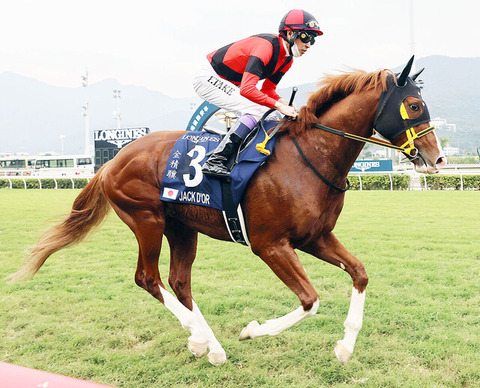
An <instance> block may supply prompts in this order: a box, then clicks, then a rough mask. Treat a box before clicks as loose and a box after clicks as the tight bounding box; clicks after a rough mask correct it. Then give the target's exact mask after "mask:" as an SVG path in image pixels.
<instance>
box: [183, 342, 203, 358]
mask: <svg viewBox="0 0 480 388" xmlns="http://www.w3.org/2000/svg"><path fill="white" fill-rule="evenodd" d="M187 346H188V350H190V351H191V352H192V354H193V355H194V356H195V357H203V356H204V355H205V354H207V350H208V347H207V342H205V343H200V342H194V341H191V340H188V345H187Z"/></svg>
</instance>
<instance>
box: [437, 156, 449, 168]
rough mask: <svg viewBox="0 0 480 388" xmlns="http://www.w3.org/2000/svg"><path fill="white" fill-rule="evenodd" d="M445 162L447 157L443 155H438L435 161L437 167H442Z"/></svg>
mask: <svg viewBox="0 0 480 388" xmlns="http://www.w3.org/2000/svg"><path fill="white" fill-rule="evenodd" d="M446 164H447V158H445V157H443V156H442V157H440V158H438V159H437V163H436V166H437V167H443V166H445V165H446Z"/></svg>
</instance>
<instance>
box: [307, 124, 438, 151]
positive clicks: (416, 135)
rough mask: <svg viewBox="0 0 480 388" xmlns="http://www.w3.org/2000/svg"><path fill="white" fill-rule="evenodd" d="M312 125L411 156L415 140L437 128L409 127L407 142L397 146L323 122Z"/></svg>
mask: <svg viewBox="0 0 480 388" xmlns="http://www.w3.org/2000/svg"><path fill="white" fill-rule="evenodd" d="M312 126H313V127H314V128H317V129H321V130H323V131H325V132H329V133H333V134H334V135H338V136H342V137H346V138H348V139H352V140H356V141H360V142H363V143H371V144H375V145H379V146H382V147H387V148H391V149H394V150H397V151H399V152H405V153H406V154H408V155H409V156H412V157H414V156H415V155H411V153H412V151H413V150H416V148H415V145H414V144H413V142H414V140H415V139H418V138H420V137H422V136H425V135H427V134H428V133H430V132H432V131H433V130H435V127H434V126H430V127H428V128H426V129H424V130H423V131H420V132H418V133H416V132H415V131H414V130H413V127H412V128H409V129H407V130H406V133H407V141H406V142H405V143H403V144H402V145H401V146H396V145H394V144H392V143H388V142H386V141H383V140H380V139H376V138H366V137H362V136H357V135H353V134H351V133H348V132H343V131H339V130H338V129H333V128H330V127H327V126H325V125H322V124H312Z"/></svg>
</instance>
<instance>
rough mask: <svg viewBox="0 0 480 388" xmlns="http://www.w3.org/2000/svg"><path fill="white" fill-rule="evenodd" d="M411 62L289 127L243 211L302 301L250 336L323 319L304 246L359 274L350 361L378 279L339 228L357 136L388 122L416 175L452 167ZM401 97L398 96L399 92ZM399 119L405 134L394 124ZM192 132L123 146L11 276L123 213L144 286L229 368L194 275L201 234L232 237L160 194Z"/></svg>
mask: <svg viewBox="0 0 480 388" xmlns="http://www.w3.org/2000/svg"><path fill="white" fill-rule="evenodd" d="M412 60H413V58H412ZM412 60H411V61H412ZM411 61H410V62H411ZM410 62H409V64H410V67H409V65H407V66H406V67H405V69H404V70H403V72H402V74H401V75H400V76H399V77H398V75H397V74H395V73H393V72H392V71H390V70H388V69H382V70H378V71H375V72H365V71H359V70H354V71H349V72H345V73H341V74H337V75H327V76H326V77H325V78H324V79H323V81H321V82H320V87H319V89H318V90H317V91H315V92H313V94H312V95H311V96H310V97H309V98H308V101H307V104H306V105H305V106H303V107H301V108H300V112H299V116H298V118H297V120H288V119H284V120H283V121H282V123H281V127H280V128H279V130H278V133H277V134H276V144H275V148H274V151H273V152H272V155H271V156H270V157H269V159H268V160H267V161H266V163H264V164H263V165H262V166H261V167H260V168H259V169H258V170H257V171H256V172H255V174H254V176H253V177H252V179H251V181H250V182H249V185H248V187H247V189H246V191H245V193H244V196H243V198H242V201H241V205H242V207H243V209H244V213H245V220H246V226H247V230H248V235H249V239H250V244H251V245H250V246H251V250H252V251H253V253H255V254H256V255H258V256H259V257H260V258H261V259H262V260H263V261H264V262H265V263H266V264H267V265H268V266H269V267H270V268H271V270H272V271H273V272H274V273H275V275H277V276H278V277H279V278H280V279H281V280H282V281H283V283H284V284H285V285H286V286H288V287H289V288H290V289H291V290H292V291H293V292H294V293H295V294H296V296H297V297H298V299H299V301H300V306H299V307H298V308H297V309H296V310H294V311H292V312H290V313H288V314H286V315H285V316H282V317H278V318H274V319H271V320H268V321H266V323H262V324H260V323H258V322H257V321H252V322H250V323H249V324H248V325H247V326H246V327H245V328H244V329H243V330H242V331H241V333H240V340H245V339H253V338H256V337H260V336H264V335H278V334H280V333H281V332H282V331H284V330H286V329H287V328H290V327H291V326H293V325H294V324H296V323H297V322H299V321H301V320H302V319H304V318H306V317H311V316H313V315H315V314H316V312H317V309H318V308H319V298H318V294H317V293H316V291H315V289H314V287H313V286H312V284H311V282H310V280H309V278H308V276H307V274H306V272H305V270H304V268H303V267H302V264H301V263H300V261H299V258H298V256H297V253H296V251H295V250H300V251H303V252H306V253H308V254H310V255H312V256H314V257H316V258H318V259H321V260H323V261H325V262H328V263H330V264H333V265H334V266H337V267H339V268H340V269H342V270H343V271H346V272H347V273H348V274H349V275H350V276H351V278H352V282H353V286H352V293H351V300H350V307H349V310H348V314H347V318H346V320H345V323H344V327H345V331H344V338H343V339H341V340H339V341H338V342H337V343H336V345H335V349H334V352H335V354H336V357H337V359H338V360H339V361H340V363H341V364H345V363H347V361H348V360H349V359H350V357H351V355H352V353H353V351H354V346H355V342H356V340H357V336H358V333H359V331H360V328H361V327H362V323H363V311H364V304H365V293H366V287H367V284H368V276H367V273H366V269H365V267H364V265H363V264H362V262H361V261H360V260H359V259H358V258H356V257H355V256H354V255H353V254H352V253H350V252H349V251H348V250H347V249H346V248H345V247H344V246H343V245H342V244H341V243H340V241H339V240H338V239H337V238H336V237H335V235H334V233H333V230H334V227H335V224H336V221H337V219H338V217H339V215H340V212H341V211H342V207H343V204H344V197H345V191H346V186H347V183H348V180H347V174H348V172H349V170H350V168H351V167H352V165H353V163H354V162H355V160H356V159H357V157H358V155H359V154H360V152H361V150H362V148H363V146H364V142H363V140H360V141H359V139H369V138H370V137H371V136H372V135H373V133H374V127H375V129H377V130H378V128H380V127H385V128H386V130H385V131H386V132H384V133H387V132H388V133H389V135H388V134H387V135H383V136H385V138H386V139H388V140H389V141H390V142H387V141H385V140H384V141H383V142H384V143H385V144H387V143H388V144H391V146H392V147H397V148H398V149H399V150H401V151H402V152H404V154H405V155H406V156H407V157H408V158H409V159H410V160H411V162H412V163H413V164H414V166H415V169H416V170H417V171H419V172H424V173H437V172H438V171H439V170H440V169H441V168H442V167H443V165H444V164H445V163H446V159H445V157H444V155H443V152H442V150H441V147H440V144H439V142H438V139H437V136H436V135H435V133H434V132H432V129H431V128H432V127H429V121H428V120H429V117H427V118H426V119H425V116H428V110H427V106H426V104H425V102H424V101H423V99H422V97H421V94H420V89H419V88H418V87H417V86H416V85H415V84H414V81H413V80H414V79H415V78H416V76H417V75H418V74H416V75H415V76H412V77H409V73H410V68H411V63H410ZM407 84H408V85H410V92H407V94H406V91H407V90H408V88H407V87H405V85H407ZM392 90H393V92H392ZM397 92H398V93H400V94H402V95H401V96H400V98H390V97H389V96H390V95H394V94H395V93H397ZM398 93H397V94H398ZM405 94H406V95H405ZM399 101H400V102H399ZM395 115H398V116H399V118H395V117H393V116H395ZM400 115H401V117H400ZM422 118H423V119H422ZM383 119H385V120H386V122H387V124H385V122H384V121H382V120H383ZM420 119H422V120H420ZM389 123H390V124H389ZM398 123H399V125H401V126H402V128H400V129H399V128H392V125H397V124H398ZM377 127H378V128H377ZM322 129H327V130H322ZM328 129H330V131H328ZM389 131H390V132H389ZM392 131H393V132H392ZM183 134H185V131H174V132H170V131H169V132H152V133H150V134H148V135H146V136H144V137H142V138H140V139H138V140H136V141H134V142H132V143H130V144H129V145H127V146H126V147H124V148H123V149H122V150H121V151H120V152H119V153H118V154H117V155H116V156H115V158H113V159H112V160H110V161H109V162H107V163H106V164H105V165H103V166H102V167H101V168H100V170H99V171H98V172H97V174H96V175H95V176H94V177H93V178H92V180H91V181H90V182H89V183H88V184H87V185H86V186H85V188H84V189H83V190H82V191H81V192H80V194H79V195H78V196H77V198H76V199H75V201H74V203H73V207H72V210H71V212H70V214H69V215H68V217H67V218H65V219H64V220H63V221H62V222H60V223H59V224H57V225H55V226H53V227H52V228H50V229H49V230H48V231H47V232H46V233H45V235H44V236H43V237H42V238H41V239H40V240H39V241H38V242H37V243H36V245H35V246H34V247H33V249H32V251H31V253H30V254H29V256H28V260H27V263H26V264H25V265H24V267H22V268H21V269H20V270H19V271H17V272H16V273H15V274H13V275H12V277H13V280H20V279H29V278H31V277H32V276H33V275H34V274H35V273H36V272H37V271H38V270H39V269H40V267H41V266H42V265H43V264H44V262H45V260H46V259H47V258H48V257H49V256H50V255H51V254H53V253H54V252H57V251H58V250H60V249H62V248H64V247H66V246H69V245H71V244H74V243H78V242H80V241H81V240H82V239H83V238H84V237H85V236H86V235H87V233H88V232H89V231H90V230H91V229H92V228H94V227H95V226H98V225H99V224H100V222H101V221H102V220H103V219H104V217H105V216H106V214H107V213H108V211H109V209H110V208H113V210H114V211H115V213H116V214H117V215H118V217H119V218H120V219H121V220H122V221H123V222H124V223H125V224H127V225H128V227H129V228H130V229H131V230H132V232H133V233H134V235H135V237H136V239H137V242H138V246H139V253H138V264H137V268H136V272H135V282H136V284H137V285H138V286H140V287H142V288H143V289H145V290H146V291H147V292H149V293H150V294H151V295H152V296H153V297H154V298H156V299H157V300H158V301H160V302H161V303H163V304H164V305H165V306H166V308H167V309H168V310H170V311H171V312H172V313H173V314H174V315H175V316H176V317H177V318H178V320H179V321H180V323H181V324H182V326H183V327H184V328H185V329H187V330H189V331H190V334H191V335H190V336H189V337H188V345H187V346H188V349H189V350H190V351H191V352H192V353H193V354H194V355H195V356H197V357H202V356H204V355H205V354H207V352H208V357H207V358H208V360H209V362H210V363H211V364H213V365H220V364H223V363H225V362H226V360H227V357H226V353H225V350H224V349H223V347H222V345H221V344H220V342H219V341H218V340H217V338H216V337H215V335H214V333H213V331H212V330H211V328H210V327H209V325H208V323H207V322H206V320H205V318H204V317H203V315H202V313H201V311H200V309H199V308H198V306H197V304H196V303H195V301H194V299H193V296H192V290H191V268H192V264H193V262H194V260H195V255H196V246H197V235H198V233H203V234H205V235H207V236H210V237H212V238H214V239H219V240H224V241H231V239H230V236H229V233H228V231H227V228H226V226H225V223H224V220H223V216H222V213H221V211H219V210H217V209H212V208H208V207H203V206H198V205H191V204H178V203H170V202H164V201H162V200H161V199H160V187H161V181H162V177H163V174H164V172H165V169H166V164H167V160H168V157H169V154H170V151H171V150H172V148H173V146H174V143H175V141H176V140H177V139H178V138H179V137H180V136H182V135H183ZM339 134H340V135H341V134H344V135H345V134H349V135H350V137H348V136H339ZM352 137H353V138H352ZM389 137H390V138H389ZM294 145H295V147H294ZM399 145H401V146H399ZM163 236H166V238H167V241H168V243H169V246H170V271H169V276H168V283H169V285H170V287H171V289H172V290H173V293H174V294H175V296H174V295H173V294H172V293H170V292H169V291H167V290H166V287H165V285H164V283H163V282H162V280H161V277H160V273H159V269H158V261H159V254H160V250H161V247H162V237H163Z"/></svg>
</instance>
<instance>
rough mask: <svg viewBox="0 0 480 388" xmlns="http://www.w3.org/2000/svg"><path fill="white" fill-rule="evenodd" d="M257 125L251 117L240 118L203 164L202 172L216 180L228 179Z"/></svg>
mask: <svg viewBox="0 0 480 388" xmlns="http://www.w3.org/2000/svg"><path fill="white" fill-rule="evenodd" d="M255 124H256V120H255V119H254V118H253V116H251V115H244V116H242V117H240V119H239V120H238V121H237V122H236V123H235V125H234V126H233V127H232V128H231V129H230V131H228V133H227V134H226V135H225V137H224V138H223V140H222V141H221V142H220V144H219V145H218V147H217V148H216V149H215V151H213V153H212V154H211V155H210V157H209V158H208V159H207V161H206V162H205V163H204V164H203V166H202V172H203V173H204V174H205V175H209V176H213V177H216V178H220V179H222V178H223V179H228V178H229V176H230V171H232V168H233V166H234V164H235V161H236V159H237V154H238V150H239V149H240V146H241V144H242V142H243V140H244V139H245V137H246V136H247V135H248V133H249V132H250V131H251V130H252V128H253V127H254V126H255Z"/></svg>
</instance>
